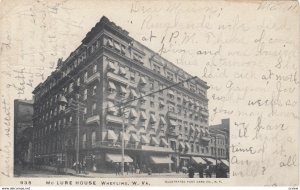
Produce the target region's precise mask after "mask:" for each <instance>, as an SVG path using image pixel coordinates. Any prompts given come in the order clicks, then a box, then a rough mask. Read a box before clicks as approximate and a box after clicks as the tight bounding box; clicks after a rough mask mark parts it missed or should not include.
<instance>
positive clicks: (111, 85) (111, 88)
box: [107, 81, 116, 93]
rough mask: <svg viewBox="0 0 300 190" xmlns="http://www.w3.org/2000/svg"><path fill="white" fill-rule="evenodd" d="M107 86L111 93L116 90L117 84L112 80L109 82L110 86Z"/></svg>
mask: <svg viewBox="0 0 300 190" xmlns="http://www.w3.org/2000/svg"><path fill="white" fill-rule="evenodd" d="M107 88H108V92H109V93H114V92H115V91H116V86H115V84H114V83H113V82H111V81H109V82H108V87H107Z"/></svg>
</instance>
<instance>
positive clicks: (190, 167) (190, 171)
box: [188, 165, 195, 178]
mask: <svg viewBox="0 0 300 190" xmlns="http://www.w3.org/2000/svg"><path fill="white" fill-rule="evenodd" d="M188 175H189V178H194V175H195V171H194V168H193V166H192V165H190V166H189V168H188Z"/></svg>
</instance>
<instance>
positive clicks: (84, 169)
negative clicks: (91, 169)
mask: <svg viewBox="0 0 300 190" xmlns="http://www.w3.org/2000/svg"><path fill="white" fill-rule="evenodd" d="M82 170H83V173H84V174H85V173H86V161H85V160H84V161H83V162H82Z"/></svg>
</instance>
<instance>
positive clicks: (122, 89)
mask: <svg viewBox="0 0 300 190" xmlns="http://www.w3.org/2000/svg"><path fill="white" fill-rule="evenodd" d="M120 92H121V94H126V93H127V90H126V88H125V87H124V86H121V87H120Z"/></svg>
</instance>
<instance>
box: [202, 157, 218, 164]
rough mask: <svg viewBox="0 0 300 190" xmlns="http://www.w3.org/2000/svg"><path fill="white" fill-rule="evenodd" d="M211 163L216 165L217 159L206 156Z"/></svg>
mask: <svg viewBox="0 0 300 190" xmlns="http://www.w3.org/2000/svg"><path fill="white" fill-rule="evenodd" d="M205 159H206V160H207V161H208V162H209V163H210V164H211V165H216V160H215V159H213V158H205Z"/></svg>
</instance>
